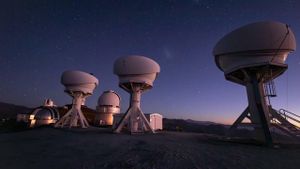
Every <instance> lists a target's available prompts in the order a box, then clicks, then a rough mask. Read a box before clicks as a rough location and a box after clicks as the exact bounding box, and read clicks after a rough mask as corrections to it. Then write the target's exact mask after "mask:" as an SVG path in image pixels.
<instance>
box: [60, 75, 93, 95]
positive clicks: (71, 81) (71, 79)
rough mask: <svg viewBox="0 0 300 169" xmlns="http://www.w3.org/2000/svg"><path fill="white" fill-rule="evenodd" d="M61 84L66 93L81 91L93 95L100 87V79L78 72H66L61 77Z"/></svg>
mask: <svg viewBox="0 0 300 169" xmlns="http://www.w3.org/2000/svg"><path fill="white" fill-rule="evenodd" d="M61 83H62V84H63V85H64V86H65V87H66V91H74V92H76V91H79V92H83V93H86V94H92V93H93V90H94V89H95V88H96V87H97V86H98V84H99V81H98V79H97V78H96V77H95V76H93V75H91V74H89V73H85V72H82V71H78V70H70V71H65V72H64V73H63V74H62V76H61Z"/></svg>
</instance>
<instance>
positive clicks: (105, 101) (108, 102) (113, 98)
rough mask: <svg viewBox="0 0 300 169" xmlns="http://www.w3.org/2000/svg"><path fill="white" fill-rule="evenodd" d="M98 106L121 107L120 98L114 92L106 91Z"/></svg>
mask: <svg viewBox="0 0 300 169" xmlns="http://www.w3.org/2000/svg"><path fill="white" fill-rule="evenodd" d="M98 106H113V107H120V96H119V95H118V94H117V93H116V92H114V91H112V90H108V91H105V92H103V93H102V95H101V96H100V97H99V99H98Z"/></svg>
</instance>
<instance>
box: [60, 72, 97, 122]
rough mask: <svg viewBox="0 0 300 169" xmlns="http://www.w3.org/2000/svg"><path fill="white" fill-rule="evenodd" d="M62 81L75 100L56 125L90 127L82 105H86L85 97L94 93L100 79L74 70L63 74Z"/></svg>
mask: <svg viewBox="0 0 300 169" xmlns="http://www.w3.org/2000/svg"><path fill="white" fill-rule="evenodd" d="M61 83H62V84H63V85H64V86H65V92H66V93H68V94H69V95H70V96H71V97H72V98H73V101H72V108H71V109H70V110H69V111H68V112H67V113H66V114H65V115H64V116H63V117H62V118H61V119H60V120H59V121H58V122H57V123H56V124H55V127H66V126H67V127H70V128H71V127H82V128H87V127H89V124H88V122H87V120H86V118H85V117H84V115H83V113H82V111H81V105H84V102H85V99H86V98H87V97H88V96H90V95H92V94H93V91H94V89H95V88H96V87H97V86H98V84H99V81H98V79H97V78H96V77H94V76H93V75H91V74H89V73H85V72H82V71H77V70H73V71H65V72H64V73H63V74H62V76H61Z"/></svg>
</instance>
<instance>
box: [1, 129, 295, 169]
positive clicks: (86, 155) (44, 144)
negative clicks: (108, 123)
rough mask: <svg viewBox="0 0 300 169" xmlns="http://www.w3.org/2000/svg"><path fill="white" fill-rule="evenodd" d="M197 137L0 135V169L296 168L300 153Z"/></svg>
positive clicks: (58, 132) (96, 132)
mask: <svg viewBox="0 0 300 169" xmlns="http://www.w3.org/2000/svg"><path fill="white" fill-rule="evenodd" d="M208 137H209V136H207V135H203V134H198V133H183V132H162V133H158V134H154V135H152V134H145V135H127V134H112V133H110V132H109V131H107V130H105V129H99V128H90V129H54V128H38V129H32V130H27V131H21V132H11V133H1V134H0V152H1V154H0V169H23V168H24V169H25V168H26V169H105V168H107V169H113V168H118V169H119V168H120V169H122V168H136V169H142V168H145V169H146V168H147V169H148V168H149V169H150V168H151V169H190V168H191V169H192V168H197V169H299V168H300V148H299V147H298V148H296V147H295V148H293V147H288V148H283V147H281V148H266V147H262V146H256V145H244V144H237V143H226V142H219V141H211V140H210V139H208Z"/></svg>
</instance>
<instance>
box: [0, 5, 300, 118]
mask: <svg viewBox="0 0 300 169" xmlns="http://www.w3.org/2000/svg"><path fill="white" fill-rule="evenodd" d="M263 20H276V21H281V22H284V23H288V24H289V25H291V28H292V29H293V31H294V33H295V35H296V38H297V39H300V37H299V35H300V1H297V0H290V1H283V0H280V1H279V0H277V1H275V0H269V1H267V0H265V1H263V0H259V1H258V0H249V1H246V0H243V1H241V0H227V1H225V0H224V1H217V0H216V1H213V0H203V1H202V0H137V1H133V0H131V1H130V0H102V1H101V0H99V1H92V0H89V1H83V0H82V1H71V0H70V1H66V0H51V1H50V0H49V1H45V0H26V1H25V0H22V1H21V0H20V1H15V0H6V1H5V0H3V1H1V2H0V72H1V76H0V80H1V83H0V101H3V102H9V103H14V104H20V105H26V106H31V107H34V106H39V105H41V103H42V102H43V99H45V98H52V99H53V100H54V101H55V103H56V104H57V105H64V104H68V103H70V102H71V98H70V97H69V96H68V95H67V94H65V93H64V92H63V89H64V88H63V86H62V85H61V84H60V75H61V73H62V72H63V71H65V70H69V69H76V70H83V71H87V72H92V73H93V74H94V75H95V76H96V77H97V78H99V80H100V86H99V87H98V88H97V89H96V90H95V93H94V95H93V96H91V97H89V98H88V99H87V105H88V106H89V107H91V108H95V106H96V102H97V99H98V97H99V95H100V94H101V93H102V92H103V91H104V90H109V89H113V90H115V91H117V92H118V93H119V94H120V95H121V97H122V110H123V111H124V110H126V109H127V107H128V99H129V94H128V93H126V92H125V91H123V90H122V89H120V88H119V87H118V79H117V76H115V75H114V74H113V73H112V69H113V62H114V61H115V59H117V58H118V57H120V56H125V55H131V54H139V55H145V56H148V57H151V58H153V59H154V60H156V61H157V62H158V63H159V64H160V66H161V74H160V75H159V77H158V79H157V80H156V81H155V83H154V88H153V89H152V90H151V91H148V92H146V93H145V94H143V96H142V109H143V111H144V112H145V113H150V112H161V113H162V114H163V115H164V116H166V117H172V118H185V119H187V118H192V119H195V120H210V121H217V122H225V123H228V122H231V121H232V120H234V119H235V118H236V117H238V116H239V114H240V113H241V112H242V111H243V110H244V108H245V107H246V106H247V97H246V91H245V89H244V87H243V86H240V85H237V84H234V83H232V82H229V81H226V80H225V78H224V76H223V73H222V72H221V71H220V70H219V69H218V68H217V67H216V66H215V63H214V57H213V56H212V49H213V47H214V45H215V44H216V42H217V41H218V40H219V39H220V38H221V37H222V36H223V35H225V34H226V33H229V32H230V31H232V30H233V29H235V28H238V27H240V26H242V25H245V24H248V23H251V22H256V21H263ZM299 53H300V52H298V51H296V52H294V53H292V54H291V55H289V58H288V61H287V63H288V64H289V69H288V71H287V72H286V73H285V74H284V75H282V76H281V77H279V78H278V79H276V81H275V82H276V85H277V93H278V97H277V98H275V99H272V103H273V106H274V107H275V108H287V109H289V110H291V111H294V112H296V113H298V114H299V112H300V88H299V86H300V78H299V72H300V54H299Z"/></svg>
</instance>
